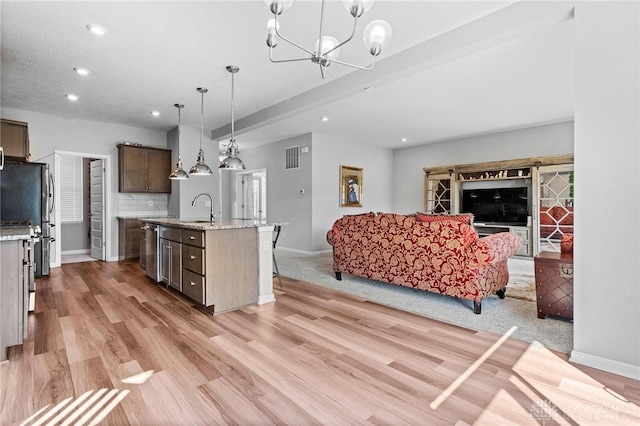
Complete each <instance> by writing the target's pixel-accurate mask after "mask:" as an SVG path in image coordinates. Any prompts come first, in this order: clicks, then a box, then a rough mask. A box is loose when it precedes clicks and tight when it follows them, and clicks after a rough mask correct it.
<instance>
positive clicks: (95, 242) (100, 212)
mask: <svg viewBox="0 0 640 426" xmlns="http://www.w3.org/2000/svg"><path fill="white" fill-rule="evenodd" d="M89 170H90V172H89V178H90V186H91V188H90V193H89V198H90V210H89V216H90V221H91V225H90V228H89V229H90V234H91V235H90V239H91V257H93V258H95V259H98V260H105V244H104V223H105V218H104V215H105V212H104V191H103V185H102V183H103V180H104V164H103V160H92V161H91V162H90V167H89Z"/></svg>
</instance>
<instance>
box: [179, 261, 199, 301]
mask: <svg viewBox="0 0 640 426" xmlns="http://www.w3.org/2000/svg"><path fill="white" fill-rule="evenodd" d="M182 294H184V295H185V296H187V297H190V298H191V299H193V300H195V301H196V302H198V303H202V304H204V277H203V276H202V275H198V274H194V273H193V272H191V271H189V270H187V269H183V270H182Z"/></svg>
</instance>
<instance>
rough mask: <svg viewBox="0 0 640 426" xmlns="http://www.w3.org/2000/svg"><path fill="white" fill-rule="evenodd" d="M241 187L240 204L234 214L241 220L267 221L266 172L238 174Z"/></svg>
mask: <svg viewBox="0 0 640 426" xmlns="http://www.w3.org/2000/svg"><path fill="white" fill-rule="evenodd" d="M238 179H239V180H240V181H239V185H240V186H241V191H240V194H241V202H240V203H239V204H238V205H237V208H238V210H239V211H238V212H236V214H237V215H238V217H240V218H242V219H251V220H266V219H267V196H266V195H267V172H266V170H260V171H252V172H248V173H239V174H238Z"/></svg>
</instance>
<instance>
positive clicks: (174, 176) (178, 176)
mask: <svg viewBox="0 0 640 426" xmlns="http://www.w3.org/2000/svg"><path fill="white" fill-rule="evenodd" d="M173 106H174V107H176V108H178V146H180V111H181V110H182V108H184V105H182V104H174V105H173ZM169 179H171V180H185V179H189V175H188V174H187V172H185V171H184V170H182V160H181V159H180V157H178V164H177V165H176V168H175V170H173V171H172V172H171V174H170V175H169Z"/></svg>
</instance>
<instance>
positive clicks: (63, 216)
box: [60, 155, 84, 223]
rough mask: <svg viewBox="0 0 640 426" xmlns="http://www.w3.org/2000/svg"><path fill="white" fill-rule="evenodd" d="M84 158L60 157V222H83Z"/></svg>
mask: <svg viewBox="0 0 640 426" xmlns="http://www.w3.org/2000/svg"><path fill="white" fill-rule="evenodd" d="M83 186H84V185H83V173H82V157H75V156H70V155H61V156H60V221H61V222H63V223H64V222H82V221H84V217H83V215H82V204H83V203H82V188H83Z"/></svg>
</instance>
